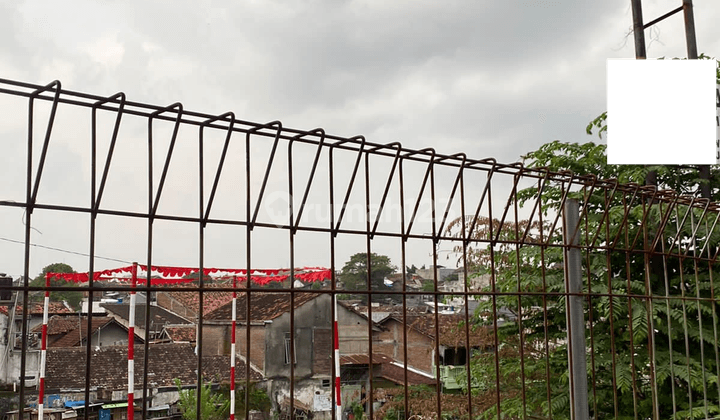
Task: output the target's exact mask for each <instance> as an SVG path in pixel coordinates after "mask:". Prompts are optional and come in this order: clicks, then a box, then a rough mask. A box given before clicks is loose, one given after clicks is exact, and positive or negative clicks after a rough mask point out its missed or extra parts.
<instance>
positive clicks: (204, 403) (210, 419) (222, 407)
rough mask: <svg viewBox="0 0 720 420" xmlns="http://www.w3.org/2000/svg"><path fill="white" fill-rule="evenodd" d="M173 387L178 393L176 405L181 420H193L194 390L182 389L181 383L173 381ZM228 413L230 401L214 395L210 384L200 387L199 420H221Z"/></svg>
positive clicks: (195, 403)
mask: <svg viewBox="0 0 720 420" xmlns="http://www.w3.org/2000/svg"><path fill="white" fill-rule="evenodd" d="M175 385H176V386H177V388H178V392H179V393H180V399H179V400H178V405H179V406H180V410H181V411H182V416H183V419H185V420H195V419H197V418H198V416H197V394H196V392H195V390H194V389H182V383H181V382H180V380H179V379H175ZM228 413H230V401H229V400H228V399H227V398H225V397H224V396H223V395H222V394H221V393H214V392H213V391H212V389H211V388H210V384H206V385H203V386H201V387H200V417H199V418H200V419H202V420H223V419H226V418H227V417H228Z"/></svg>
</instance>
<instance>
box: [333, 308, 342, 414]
mask: <svg viewBox="0 0 720 420" xmlns="http://www.w3.org/2000/svg"><path fill="white" fill-rule="evenodd" d="M333 305H334V306H335V316H334V317H333V318H334V319H333V346H334V348H335V419H337V420H341V419H342V402H341V400H340V340H339V339H338V311H337V296H336V295H333Z"/></svg>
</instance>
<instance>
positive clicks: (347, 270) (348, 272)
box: [340, 252, 397, 302]
mask: <svg viewBox="0 0 720 420" xmlns="http://www.w3.org/2000/svg"><path fill="white" fill-rule="evenodd" d="M367 261H368V255H367V253H365V252H359V253H357V254H355V255H353V256H352V257H350V260H348V261H347V262H346V263H345V265H344V266H343V268H342V271H341V272H340V281H342V282H343V284H344V285H345V290H348V291H367V290H368V285H367V278H368V264H367ZM396 270H397V267H395V266H394V265H392V263H391V262H390V257H387V256H385V255H378V254H376V253H374V252H373V253H372V254H370V283H371V287H372V290H373V291H375V290H388V287H387V286H385V283H384V280H385V277H387V276H388V275H390V274H392V273H394V272H395V271H396ZM391 296H392V295H381V294H375V295H373V299H372V300H373V301H380V300H385V299H387V298H388V297H391ZM362 300H363V302H367V295H362Z"/></svg>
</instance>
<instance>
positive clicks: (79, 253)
mask: <svg viewBox="0 0 720 420" xmlns="http://www.w3.org/2000/svg"><path fill="white" fill-rule="evenodd" d="M0 240H2V241H5V242H12V243H15V244H21V245H25V242H24V241H16V240H14V239H8V238H3V237H0ZM30 246H34V247H37V248H44V249H49V250H52V251H59V252H65V253H67V254H73V255H80V256H83V257H89V256H90V254H86V253H83V252H76V251H70V250H67V249H61V248H55V247H52V246H46V245H40V244H33V243H31V244H30ZM95 258H98V259H101V260H108V261H115V262H121V263H127V264H132V262H131V261H125V260H119V259H117V258H110V257H101V256H99V255H95Z"/></svg>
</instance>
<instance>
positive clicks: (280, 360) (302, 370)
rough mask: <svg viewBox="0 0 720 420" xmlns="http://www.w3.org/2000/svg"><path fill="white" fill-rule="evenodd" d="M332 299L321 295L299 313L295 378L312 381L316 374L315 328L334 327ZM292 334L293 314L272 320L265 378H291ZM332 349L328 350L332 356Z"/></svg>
mask: <svg viewBox="0 0 720 420" xmlns="http://www.w3.org/2000/svg"><path fill="white" fill-rule="evenodd" d="M330 304H331V298H330V295H320V296H318V297H317V298H316V299H313V300H312V301H310V302H307V303H306V304H304V305H302V306H301V307H299V308H297V309H296V310H295V323H294V327H295V330H294V342H295V361H296V363H295V365H294V369H295V370H294V372H293V373H294V377H295V378H296V379H304V378H309V377H311V376H312V375H313V374H314V372H313V354H317V353H318V352H317V351H316V350H315V349H314V345H315V343H314V340H313V337H314V335H315V334H314V332H313V330H314V329H315V328H320V329H328V328H331V327H332V322H331V319H330ZM287 333H290V313H289V312H288V313H285V314H283V315H281V316H279V317H277V318H275V319H273V320H272V323H271V324H269V325H268V326H267V328H266V331H265V376H266V377H268V378H278V377H286V378H287V377H290V364H289V363H285V334H287ZM330 352H332V347H331V348H330V349H328V355H330Z"/></svg>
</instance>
